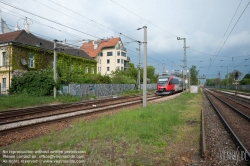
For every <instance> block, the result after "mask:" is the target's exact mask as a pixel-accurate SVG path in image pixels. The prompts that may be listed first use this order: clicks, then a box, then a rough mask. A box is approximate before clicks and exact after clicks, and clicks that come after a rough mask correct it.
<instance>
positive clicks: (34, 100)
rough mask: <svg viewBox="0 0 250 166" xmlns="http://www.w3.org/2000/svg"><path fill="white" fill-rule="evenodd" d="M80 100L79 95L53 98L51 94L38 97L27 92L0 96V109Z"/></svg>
mask: <svg viewBox="0 0 250 166" xmlns="http://www.w3.org/2000/svg"><path fill="white" fill-rule="evenodd" d="M80 100H82V98H79V97H73V96H60V95H59V96H57V98H56V99H55V98H54V97H52V96H47V97H44V96H43V97H41V96H40V97H39V96H31V95H28V94H13V95H9V96H0V103H1V104H0V110H6V109H11V108H23V107H30V106H38V105H43V104H49V103H51V104H53V103H64V102H77V101H80Z"/></svg>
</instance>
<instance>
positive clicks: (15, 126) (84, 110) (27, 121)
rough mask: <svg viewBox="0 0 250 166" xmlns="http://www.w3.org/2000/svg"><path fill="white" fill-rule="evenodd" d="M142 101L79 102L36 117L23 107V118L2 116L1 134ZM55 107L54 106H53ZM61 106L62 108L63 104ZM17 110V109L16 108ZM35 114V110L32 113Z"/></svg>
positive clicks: (129, 98)
mask: <svg viewBox="0 0 250 166" xmlns="http://www.w3.org/2000/svg"><path fill="white" fill-rule="evenodd" d="M158 98H161V97H159V96H155V95H149V96H148V101H150V100H155V99H158ZM141 102H142V97H141V96H138V95H136V96H129V97H123V98H115V99H112V100H111V99H107V100H106V99H105V100H101V101H96V102H89V103H85V104H82V103H81V104H82V106H81V107H79V105H78V104H76V103H75V104H73V105H76V107H74V109H72V107H73V105H71V106H68V107H63V108H64V109H65V108H67V110H66V111H64V112H57V113H53V114H46V115H43V116H39V117H38V116H34V117H27V116H26V114H27V111H30V110H31V108H28V109H27V110H26V111H25V109H22V111H23V113H24V114H25V117H23V114H21V115H20V114H19V116H21V117H22V118H19V119H18V118H17V117H16V116H14V117H16V118H17V119H14V120H9V118H10V117H11V116H10V115H11V114H6V115H8V116H5V117H6V119H4V118H2V120H4V121H3V122H1V124H0V135H4V134H6V133H9V132H13V131H17V130H21V129H26V128H30V127H33V126H37V125H41V124H48V123H53V122H56V121H63V120H65V119H69V118H74V117H77V116H82V115H87V114H91V113H96V112H100V111H106V110H110V109H114V108H119V107H124V106H129V105H134V104H139V103H141ZM81 104H80V105H81ZM39 108H40V109H43V108H44V107H36V110H39V111H40V109H39ZM53 108H54V107H53ZM59 108H62V107H61V105H60V106H59ZM14 111H17V110H14ZM31 114H32V115H33V112H32V113H31Z"/></svg>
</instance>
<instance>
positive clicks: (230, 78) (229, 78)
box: [225, 70, 242, 85]
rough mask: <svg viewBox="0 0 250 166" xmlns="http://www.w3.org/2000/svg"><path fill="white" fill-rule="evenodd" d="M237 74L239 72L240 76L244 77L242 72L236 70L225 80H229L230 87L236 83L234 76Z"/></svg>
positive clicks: (227, 75)
mask: <svg viewBox="0 0 250 166" xmlns="http://www.w3.org/2000/svg"><path fill="white" fill-rule="evenodd" d="M236 72H238V74H239V76H241V75H242V73H241V72H240V71H238V70H234V71H232V72H230V73H228V74H226V76H225V79H228V84H229V85H231V84H233V83H234V76H235V73H236Z"/></svg>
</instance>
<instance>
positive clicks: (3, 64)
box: [2, 52, 6, 66]
mask: <svg viewBox="0 0 250 166" xmlns="http://www.w3.org/2000/svg"><path fill="white" fill-rule="evenodd" d="M2 57H3V63H2V66H5V65H6V52H3V56H2Z"/></svg>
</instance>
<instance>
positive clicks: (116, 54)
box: [81, 38, 130, 75]
mask: <svg viewBox="0 0 250 166" xmlns="http://www.w3.org/2000/svg"><path fill="white" fill-rule="evenodd" d="M81 49H82V50H84V51H85V52H86V53H87V54H89V56H91V57H92V58H94V59H95V60H96V61H97V72H98V73H101V74H102V75H105V74H106V75H110V74H111V72H112V71H115V70H116V69H119V70H126V69H127V68H128V62H129V61H130V59H129V57H128V56H127V51H126V49H125V48H124V46H123V43H122V41H121V39H120V38H110V39H104V40H97V41H89V42H87V43H83V45H82V46H81Z"/></svg>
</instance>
